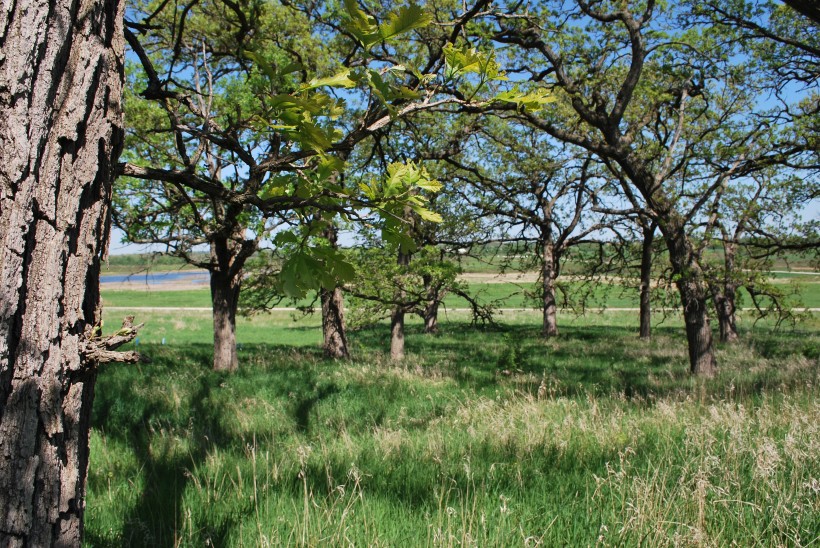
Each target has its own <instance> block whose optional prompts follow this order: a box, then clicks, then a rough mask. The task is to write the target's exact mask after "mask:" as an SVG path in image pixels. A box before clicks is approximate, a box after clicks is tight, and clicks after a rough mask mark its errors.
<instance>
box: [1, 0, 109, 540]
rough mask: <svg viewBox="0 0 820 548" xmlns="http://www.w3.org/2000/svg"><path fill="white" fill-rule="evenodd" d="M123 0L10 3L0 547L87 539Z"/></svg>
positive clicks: (5, 53)
mask: <svg viewBox="0 0 820 548" xmlns="http://www.w3.org/2000/svg"><path fill="white" fill-rule="evenodd" d="M122 18H123V4H122V3H121V2H117V1H116V0H110V1H105V2H103V1H98V0H77V1H75V2H67V1H54V0H50V1H45V0H26V1H25V2H11V3H6V4H4V7H3V8H2V9H0V44H2V54H0V155H2V157H0V242H2V244H1V245H0V546H79V544H80V541H81V539H82V533H83V514H84V510H85V482H86V474H87V469H88V439H89V426H90V425H89V418H90V414H91V404H92V400H93V395H94V382H95V379H96V367H97V365H98V363H100V361H105V360H100V359H99V357H95V356H94V353H93V352H92V351H91V349H92V348H93V347H94V346H95V345H96V344H97V343H96V341H98V340H99V334H98V332H97V331H96V329H95V327H94V326H98V325H99V321H100V308H99V271H100V261H101V258H102V256H103V255H104V254H105V251H106V246H107V241H108V237H109V225H110V215H109V205H110V201H111V181H112V178H113V167H114V165H115V164H116V161H117V158H118V156H119V153H120V150H121V147H122V137H123V129H122V113H121V110H120V97H121V94H122V78H123V73H122V68H123V43H122V28H121V25H122Z"/></svg>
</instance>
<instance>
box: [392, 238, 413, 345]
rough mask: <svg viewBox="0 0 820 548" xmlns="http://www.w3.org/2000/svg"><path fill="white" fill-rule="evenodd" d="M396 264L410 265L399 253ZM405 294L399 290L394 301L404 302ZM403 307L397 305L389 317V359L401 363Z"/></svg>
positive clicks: (403, 255)
mask: <svg viewBox="0 0 820 548" xmlns="http://www.w3.org/2000/svg"><path fill="white" fill-rule="evenodd" d="M397 262H398V264H399V265H400V266H407V265H409V264H410V255H408V254H405V253H402V252H401V251H399V255H398V259H397ZM405 295H406V292H405V291H404V289H400V290H398V291H397V292H396V301H397V302H399V303H401V302H403V301H404V297H405ZM404 314H405V311H404V305H403V304H398V305H396V306H395V308H393V313H392V314H391V316H390V359H392V360H393V361H401V360H403V359H404Z"/></svg>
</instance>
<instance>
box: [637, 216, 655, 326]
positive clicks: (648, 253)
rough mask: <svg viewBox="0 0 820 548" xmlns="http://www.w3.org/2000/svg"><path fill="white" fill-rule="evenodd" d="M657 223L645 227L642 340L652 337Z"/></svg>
mask: <svg viewBox="0 0 820 548" xmlns="http://www.w3.org/2000/svg"><path fill="white" fill-rule="evenodd" d="M655 228H656V225H655V223H651V224H649V225H644V227H643V247H642V248H641V295H640V302H641V304H640V316H641V326H640V331H639V332H640V338H641V339H645V340H649V339H650V338H651V337H652V300H651V295H652V243H653V242H654V240H655Z"/></svg>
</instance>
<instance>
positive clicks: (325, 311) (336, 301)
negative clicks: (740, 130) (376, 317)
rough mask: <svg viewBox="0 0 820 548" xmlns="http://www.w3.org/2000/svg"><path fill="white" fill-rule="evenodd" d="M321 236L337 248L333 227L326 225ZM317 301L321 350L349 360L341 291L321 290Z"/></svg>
mask: <svg viewBox="0 0 820 548" xmlns="http://www.w3.org/2000/svg"><path fill="white" fill-rule="evenodd" d="M323 236H324V237H325V238H326V239H327V241H328V242H329V243H330V245H331V246H333V248H336V247H337V244H336V241H337V237H338V232H337V230H336V227H335V226H333V225H332V224H331V225H328V227H327V228H326V229H325V230H324V231H323ZM319 300H320V301H321V303H322V336H323V340H324V342H323V343H322V348H323V349H324V353H325V356H326V357H328V358H334V359H344V358H349V357H350V352H349V351H348V349H347V332H346V329H345V306H344V295H343V294H342V289H341V288H340V287H335V288H333V289H332V290H326V289H322V290H320V292H319Z"/></svg>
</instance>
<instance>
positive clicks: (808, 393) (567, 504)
mask: <svg viewBox="0 0 820 548" xmlns="http://www.w3.org/2000/svg"><path fill="white" fill-rule="evenodd" d="M183 316H184V317H185V318H187V317H188V316H187V315H180V314H175V315H174V317H168V315H166V316H163V315H161V314H156V315H155V316H152V317H150V318H148V319H149V326H147V327H146V329H149V328H150V329H153V328H151V327H150V326H151V325H152V324H158V325H165V326H166V327H167V326H171V325H174V324H173V322H175V321H182V320H181V318H182V317H183ZM197 318H201V316H197V315H193V316H191V319H190V321H191V324H192V325H193V324H195V323H196V322H197V321H200V322H201V321H203V320H201V319H200V320H197ZM537 318H538V316H537V314H516V315H515V316H507V315H505V320H506V322H507V323H506V324H505V325H504V326H502V327H498V328H488V329H482V330H477V329H473V328H471V327H469V326H468V325H467V324H466V323H465V321H464V316H463V315H457V314H450V315H448V317H447V318H442V320H443V321H442V329H443V333H442V334H441V335H438V336H427V335H424V334H423V333H422V332H421V331H422V330H421V325H420V324H419V323H417V322H412V323H411V324H410V325H409V328H408V336H407V345H408V351H409V352H410V356H409V358H408V360H407V361H406V362H405V363H402V364H400V365H396V364H392V363H391V362H390V361H389V360H388V359H387V357H386V353H387V350H388V349H387V341H386V336H387V329H386V326H385V325H380V326H376V327H374V328H371V329H366V330H362V331H359V332H356V333H353V334H351V344H352V347H353V351H354V359H353V360H352V361H350V362H335V361H325V360H323V359H322V358H321V355H320V349H319V347H318V344H319V342H320V339H321V336H320V335H321V332H320V329H319V325H318V321H317V320H316V319H313V318H307V319H301V320H299V321H298V322H294V321H293V320H292V319H291V315H290V314H287V313H281V312H280V313H275V314H272V315H270V316H264V317H261V318H255V319H254V320H253V321H252V322H250V323H248V324H244V323H243V324H241V325H240V327H239V338H240V341H242V340H245V341H247V342H245V343H244V344H243V348H242V350H241V351H240V362H241V365H240V370H239V371H238V372H236V373H235V374H232V375H227V374H218V373H215V372H213V371H211V370H210V368H209V365H210V362H211V350H210V341H209V340H208V338H207V336H206V332H205V331H195V330H191V329H190V328H189V327H187V326H185V327H182V326H177V329H176V331H177V332H178V333H180V342H177V343H176V344H174V345H169V344H166V345H160V344H155V343H149V342H144V343H143V344H142V349H141V350H143V351H145V353H146V354H148V355H150V356H151V358H152V363H150V364H140V365H138V366H118V365H111V366H106V367H104V368H103V369H102V371H101V373H100V377H99V381H98V384H97V397H96V401H95V405H94V415H93V424H94V425H95V426H94V431H93V434H92V456H91V466H90V472H89V484H88V491H89V495H88V511H87V521H86V526H87V538H86V544H87V545H89V546H111V545H126V546H158V545H162V546H168V545H182V546H202V545H208V544H210V545H216V546H239V545H310V546H324V545H340V544H348V543H354V544H357V545H358V544H367V545H389V546H396V545H414V546H415V545H448V546H449V545H457V544H466V545H476V546H508V545H530V546H532V545H536V544H538V543H541V544H542V545H545V546H553V545H590V544H595V543H596V542H599V541H600V542H601V543H604V544H624V543H626V544H641V543H643V544H647V545H653V546H654V545H671V544H699V543H702V544H707V545H714V544H718V545H720V544H729V543H731V542H732V541H735V542H737V543H738V544H740V545H754V544H762V545H772V544H781V543H782V544H789V545H794V544H809V543H810V542H811V541H812V540H813V539H814V538H816V537H817V535H818V534H820V485H818V484H817V481H818V478H820V445H818V444H820V403H818V399H817V389H816V387H817V386H818V381H820V371H819V370H818V363H817V348H818V345H820V342H819V341H818V335H817V333H818V330H817V327H818V325H817V322H816V320H813V323H808V324H805V325H804V326H803V331H799V332H786V331H783V332H780V331H774V330H772V328H771V326H766V325H762V324H758V326H756V327H754V328H753V327H751V326H745V332H744V336H745V339H744V342H743V343H742V344H739V345H735V346H731V347H725V348H720V349H719V350H718V352H719V358H720V360H721V369H720V373H719V376H718V377H717V378H716V379H714V380H711V381H700V380H696V379H693V378H691V377H689V376H688V375H687V374H686V369H687V365H686V352H685V348H684V347H683V346H682V343H683V340H682V335H681V333H680V331H681V329H680V325H679V323H678V322H679V320H677V319H675V318H671V317H670V318H669V319H668V320H667V322H666V323H665V324H663V325H661V326H659V327H656V330H655V339H654V340H653V341H652V342H651V343H640V342H638V341H637V340H636V338H635V333H634V332H635V327H634V315H627V314H614V313H606V314H598V315H594V316H590V317H586V318H572V317H562V335H561V336H560V337H559V338H557V339H554V340H550V341H541V340H539V339H538V337H537V333H538V325H537V323H536V322H537ZM204 322H205V323H207V316H206V317H205V320H204ZM189 331H190V333H189V334H187V335H184V336H183V335H182V333H188V332H189ZM157 335H158V334H157ZM155 336H156V335H149V332H146V333H145V334H144V335H143V337H144V339H145V340H146V341H151V340H153V338H154V337H155ZM262 337H265V338H264V339H263V338H262Z"/></svg>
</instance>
